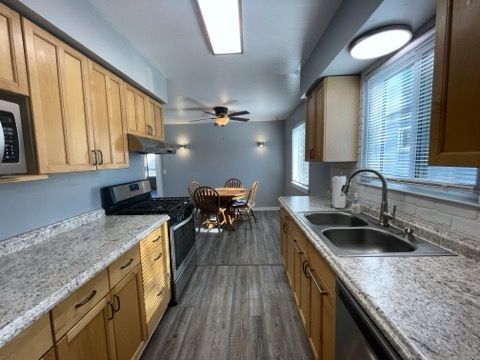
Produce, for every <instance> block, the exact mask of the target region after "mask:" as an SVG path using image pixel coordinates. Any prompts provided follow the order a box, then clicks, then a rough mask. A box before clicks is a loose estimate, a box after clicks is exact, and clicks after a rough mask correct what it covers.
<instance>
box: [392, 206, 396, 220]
mask: <svg viewBox="0 0 480 360" xmlns="http://www.w3.org/2000/svg"><path fill="white" fill-rule="evenodd" d="M396 212H397V205H393V208H392V220H393V219H395V214H396Z"/></svg>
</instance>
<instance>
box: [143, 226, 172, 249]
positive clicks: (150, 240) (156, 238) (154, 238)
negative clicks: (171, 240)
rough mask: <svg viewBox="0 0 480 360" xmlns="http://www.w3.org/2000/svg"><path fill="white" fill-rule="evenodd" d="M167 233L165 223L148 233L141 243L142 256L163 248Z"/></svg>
mask: <svg viewBox="0 0 480 360" xmlns="http://www.w3.org/2000/svg"><path fill="white" fill-rule="evenodd" d="M165 235H166V232H165V228H164V226H163V225H162V226H161V227H159V228H157V229H155V230H154V231H152V232H151V233H150V234H149V235H147V236H146V237H145V238H144V239H143V240H142V242H141V243H140V249H141V252H142V256H144V254H147V253H150V252H152V251H153V252H155V251H157V250H159V249H161V248H162V243H163V242H164V241H165Z"/></svg>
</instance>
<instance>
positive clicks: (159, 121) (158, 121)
mask: <svg viewBox="0 0 480 360" xmlns="http://www.w3.org/2000/svg"><path fill="white" fill-rule="evenodd" d="M154 111H155V119H154V122H155V126H154V127H155V136H156V137H159V138H160V139H162V140H164V139H165V134H164V130H163V129H164V128H163V109H162V105H160V104H158V103H156V104H155V106H154Z"/></svg>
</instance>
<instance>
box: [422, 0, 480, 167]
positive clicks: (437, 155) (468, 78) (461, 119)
mask: <svg viewBox="0 0 480 360" xmlns="http://www.w3.org/2000/svg"><path fill="white" fill-rule="evenodd" d="M479 19H480V2H479V1H469V0H458V1H457V0H456V1H453V0H438V1H437V12H436V33H435V60H434V71H433V90H432V112H431V123H430V151H429V164H430V165H450V166H476V167H478V166H480V121H479V119H480V107H479V106H478V97H479V95H480V91H479V84H480V72H479V71H478V64H479V63H480V47H479V46H478V44H479V42H480V21H479Z"/></svg>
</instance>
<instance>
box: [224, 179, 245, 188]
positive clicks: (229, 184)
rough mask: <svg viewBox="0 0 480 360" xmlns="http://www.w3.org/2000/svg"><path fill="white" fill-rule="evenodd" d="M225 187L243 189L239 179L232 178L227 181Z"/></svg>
mask: <svg viewBox="0 0 480 360" xmlns="http://www.w3.org/2000/svg"><path fill="white" fill-rule="evenodd" d="M223 187H226V188H241V187H242V182H241V181H240V180H239V179H235V178H231V179H228V180H227V181H225V184H224V185H223Z"/></svg>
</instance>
